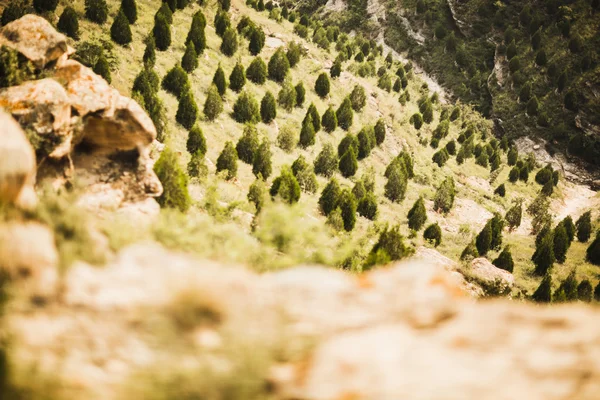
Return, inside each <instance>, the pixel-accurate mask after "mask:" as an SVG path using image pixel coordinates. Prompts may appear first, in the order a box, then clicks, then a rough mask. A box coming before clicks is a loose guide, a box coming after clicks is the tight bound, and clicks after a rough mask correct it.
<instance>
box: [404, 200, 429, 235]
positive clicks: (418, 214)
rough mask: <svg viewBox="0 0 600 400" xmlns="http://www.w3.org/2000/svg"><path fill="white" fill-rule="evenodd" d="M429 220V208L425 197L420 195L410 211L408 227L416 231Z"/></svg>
mask: <svg viewBox="0 0 600 400" xmlns="http://www.w3.org/2000/svg"><path fill="white" fill-rule="evenodd" d="M425 221H427V210H426V209H425V201H423V197H419V198H418V199H417V201H415V204H414V205H413V206H412V208H411V209H410V211H409V212H408V227H409V228H410V229H412V230H414V231H419V230H421V228H422V227H423V225H424V224H425Z"/></svg>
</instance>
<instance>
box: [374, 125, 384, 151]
mask: <svg viewBox="0 0 600 400" xmlns="http://www.w3.org/2000/svg"><path fill="white" fill-rule="evenodd" d="M384 140H385V121H384V120H383V119H379V120H377V123H376V124H375V142H376V143H377V146H381V144H382V143H383V141H384Z"/></svg>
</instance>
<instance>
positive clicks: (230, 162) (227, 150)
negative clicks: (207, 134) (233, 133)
mask: <svg viewBox="0 0 600 400" xmlns="http://www.w3.org/2000/svg"><path fill="white" fill-rule="evenodd" d="M237 160H238V155H237V152H236V150H235V147H233V143H231V142H230V141H228V142H227V143H225V147H224V148H223V151H222V152H221V154H219V157H218V158H217V173H219V172H221V171H227V176H226V177H227V180H230V179H233V178H235V177H236V175H237Z"/></svg>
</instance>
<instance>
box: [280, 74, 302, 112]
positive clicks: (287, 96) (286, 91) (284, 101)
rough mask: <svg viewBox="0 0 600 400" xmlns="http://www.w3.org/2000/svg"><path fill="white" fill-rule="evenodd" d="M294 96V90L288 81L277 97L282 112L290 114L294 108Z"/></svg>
mask: <svg viewBox="0 0 600 400" xmlns="http://www.w3.org/2000/svg"><path fill="white" fill-rule="evenodd" d="M296 95H297V93H296V88H295V87H294V86H293V85H292V83H291V82H290V81H286V82H285V83H284V84H283V85H282V87H281V90H280V91H279V94H278V95H277V102H278V103H279V105H280V106H281V107H282V108H283V109H284V110H286V111H287V112H291V111H292V110H293V109H294V106H296Z"/></svg>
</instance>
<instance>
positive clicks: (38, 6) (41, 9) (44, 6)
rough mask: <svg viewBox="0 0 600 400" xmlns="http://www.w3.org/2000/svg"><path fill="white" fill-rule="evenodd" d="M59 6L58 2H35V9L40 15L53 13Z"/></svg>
mask: <svg viewBox="0 0 600 400" xmlns="http://www.w3.org/2000/svg"><path fill="white" fill-rule="evenodd" d="M57 6H58V0H33V8H34V9H35V11H36V12H38V13H40V14H43V13H46V12H53V11H54V10H56V7H57Z"/></svg>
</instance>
